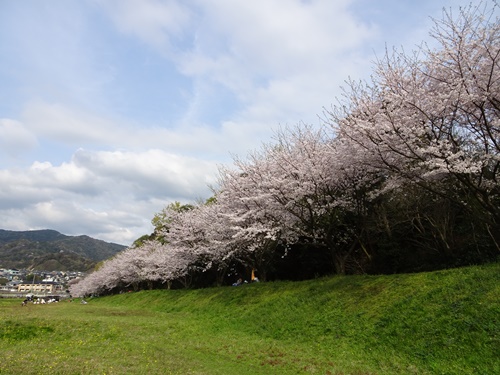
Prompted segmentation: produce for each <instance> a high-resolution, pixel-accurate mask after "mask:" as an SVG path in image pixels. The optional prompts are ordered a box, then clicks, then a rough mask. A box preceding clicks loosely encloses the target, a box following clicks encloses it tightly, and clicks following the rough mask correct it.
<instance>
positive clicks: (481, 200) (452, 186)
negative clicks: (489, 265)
mask: <svg viewBox="0 0 500 375" xmlns="http://www.w3.org/2000/svg"><path fill="white" fill-rule="evenodd" d="M497 11H498V7H497V4H495V3H493V4H492V6H488V3H486V2H484V3H481V4H480V5H478V6H472V5H471V6H470V7H468V8H465V9H461V10H460V12H459V15H458V16H457V17H456V18H455V17H453V14H452V12H451V11H450V12H445V13H444V18H443V19H442V20H439V21H435V26H434V28H433V30H432V32H431V37H432V38H433V41H434V42H435V44H432V45H431V47H427V46H425V45H424V46H422V47H421V48H420V50H419V51H418V52H417V53H414V54H411V55H408V54H406V53H404V51H403V52H399V51H394V52H393V53H392V54H389V53H387V55H386V56H385V57H384V58H383V59H382V60H380V61H379V62H378V63H377V66H376V70H375V73H374V76H373V81H372V82H371V84H368V83H365V84H363V83H354V82H350V86H349V91H346V100H345V101H344V102H343V103H341V104H340V105H338V106H337V107H335V108H334V109H333V110H332V111H330V112H329V115H330V116H331V123H332V125H333V127H334V129H335V131H336V132H337V133H338V135H339V138H340V139H342V140H343V141H344V142H346V143H347V144H349V145H350V147H349V149H350V150H352V152H351V153H350V155H351V156H352V157H353V160H356V161H357V162H359V163H361V164H362V165H366V166H369V167H371V168H379V169H380V170H381V171H386V173H387V180H386V184H385V188H386V189H393V188H398V187H401V186H403V185H404V184H418V185H420V186H423V187H425V188H426V189H429V190H431V191H433V192H434V193H436V194H440V195H442V196H444V197H447V198H448V199H454V200H455V201H456V202H459V203H462V204H464V205H467V206H468V207H471V210H473V207H476V206H479V209H476V210H475V212H476V213H477V212H481V214H482V215H483V219H484V222H485V223H486V225H487V226H488V227H489V226H494V227H495V231H496V232H498V231H497V230H496V229H498V223H499V220H500V205H499V203H500V196H499V194H500V190H499V167H500V163H499V162H500V155H499V151H500V148H499V147H500V144H499V142H500V119H499V114H500V65H499V61H500V23H499V18H498V15H497V14H498V13H497ZM445 180H446V181H447V183H446V184H443V183H441V182H442V181H445ZM436 182H439V183H436ZM443 188H446V190H442V189H443ZM465 197H466V198H465Z"/></svg>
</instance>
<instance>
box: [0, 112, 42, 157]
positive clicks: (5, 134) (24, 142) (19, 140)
mask: <svg viewBox="0 0 500 375" xmlns="http://www.w3.org/2000/svg"><path fill="white" fill-rule="evenodd" d="M36 145H37V139H36V136H35V134H34V133H32V132H31V131H29V130H28V129H26V127H25V126H24V125H23V124H22V123H21V122H19V121H15V120H10V119H0V153H3V154H5V155H7V156H16V155H19V154H21V153H23V152H26V151H30V150H32V149H33V148H35V147H36Z"/></svg>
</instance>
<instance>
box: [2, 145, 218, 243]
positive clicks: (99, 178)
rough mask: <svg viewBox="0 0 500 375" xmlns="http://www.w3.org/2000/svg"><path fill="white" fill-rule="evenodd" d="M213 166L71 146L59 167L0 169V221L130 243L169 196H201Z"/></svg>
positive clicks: (213, 173) (190, 198)
mask: <svg viewBox="0 0 500 375" xmlns="http://www.w3.org/2000/svg"><path fill="white" fill-rule="evenodd" d="M216 172H217V167H216V165H215V164H214V163H212V162H208V161H204V160H197V159H195V158H190V157H182V156H179V155H174V154H168V153H166V152H163V151H160V150H148V151H145V152H122V151H115V152H104V151H98V152H93V151H88V150H78V151H77V152H76V153H75V155H74V156H73V158H72V160H71V161H70V162H68V163H62V164H61V165H57V166H54V165H52V164H51V163H48V162H34V163H33V164H32V166H31V167H30V168H27V169H25V170H16V171H13V170H0V185H1V186H3V187H4V188H3V189H1V190H0V215H1V216H2V219H3V221H2V225H3V226H6V227H9V228H11V229H19V230H21V229H22V230H24V229H26V227H27V226H28V227H29V228H30V229H39V228H50V229H56V230H59V231H62V232H63V233H65V234H93V235H94V236H98V238H103V239H107V240H109V241H114V242H119V243H123V244H130V243H131V242H132V241H133V240H134V239H136V238H138V237H139V236H140V235H142V234H147V233H150V231H151V224H150V220H151V219H152V218H153V215H154V213H155V212H158V211H160V210H161V208H162V207H164V206H165V205H166V204H168V203H169V202H172V201H174V200H178V201H181V202H192V201H193V200H194V199H195V198H201V199H206V198H208V197H209V196H210V194H211V192H210V189H209V187H208V185H213V184H214V183H215V178H216Z"/></svg>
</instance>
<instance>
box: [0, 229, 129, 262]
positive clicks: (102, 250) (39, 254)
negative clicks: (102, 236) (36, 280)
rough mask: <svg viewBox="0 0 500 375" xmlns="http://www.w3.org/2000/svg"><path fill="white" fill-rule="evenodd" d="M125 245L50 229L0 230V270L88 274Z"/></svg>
mask: <svg viewBox="0 0 500 375" xmlns="http://www.w3.org/2000/svg"><path fill="white" fill-rule="evenodd" d="M125 248H126V246H124V245H120V244H116V243H113V242H106V241H103V240H98V239H95V238H92V237H90V236H87V235H79V236H68V235H65V234H62V233H60V232H58V231H56V230H53V229H40V230H29V231H12V230H5V229H0V267H3V268H21V269H22V268H24V269H32V270H44V271H56V270H57V271H68V270H72V271H82V272H85V271H89V270H91V269H93V268H94V267H95V265H96V264H97V263H99V262H101V261H103V260H106V259H109V258H111V257H112V256H114V255H115V254H116V253H118V252H120V251H122V250H124V249H125Z"/></svg>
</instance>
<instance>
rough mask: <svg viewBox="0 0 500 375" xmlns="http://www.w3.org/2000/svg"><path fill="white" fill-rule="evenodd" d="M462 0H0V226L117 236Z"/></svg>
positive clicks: (411, 42)
mask: <svg viewBox="0 0 500 375" xmlns="http://www.w3.org/2000/svg"><path fill="white" fill-rule="evenodd" d="M467 4H469V2H468V1H461V0H441V1H439V0H419V1H414V0H252V1H248V0H50V1H49V0H46V1H40V0H23V1H18V0H0V229H7V230H34V229H54V230H57V231H59V232H61V233H63V234H66V235H88V236H91V237H94V238H97V239H101V240H104V241H107V242H115V243H119V244H123V245H126V246H129V245H131V244H132V243H133V241H134V240H135V239H137V238H139V237H140V236H142V235H144V234H149V233H151V232H152V230H153V227H152V224H151V220H152V218H153V216H154V214H155V213H157V212H160V211H161V209H162V208H163V207H165V206H167V205H168V204H170V203H172V202H175V201H179V202H181V203H193V202H199V201H202V200H205V199H207V198H209V197H210V196H211V195H212V190H211V189H212V188H213V187H216V184H217V177H218V168H219V167H220V166H221V165H224V166H230V165H231V162H232V160H233V157H235V156H238V157H245V156H246V155H247V154H248V153H250V152H251V151H252V150H256V149H260V148H261V146H262V145H263V144H264V143H269V142H271V141H272V139H273V136H274V134H275V133H276V131H277V130H278V129H279V128H284V127H294V126H296V125H297V124H299V123H305V124H311V125H313V126H323V124H322V120H321V118H322V117H323V113H324V109H325V108H331V106H332V105H335V104H336V103H337V100H338V98H340V96H341V94H342V90H341V87H343V86H345V81H346V80H347V79H349V78H352V79H354V80H361V79H369V76H370V74H371V73H372V71H373V67H374V65H373V63H374V61H375V60H376V59H377V58H378V57H382V56H383V55H384V53H385V50H386V48H392V47H397V48H404V49H405V51H411V50H415V49H416V48H417V46H418V45H419V44H420V43H421V42H422V41H430V38H429V35H428V32H429V30H430V28H431V26H432V19H431V17H434V18H437V19H440V18H441V17H442V11H443V8H444V9H450V7H451V8H452V9H454V10H457V9H458V7H459V6H464V5H467Z"/></svg>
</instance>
